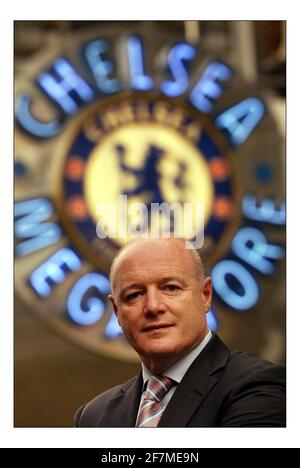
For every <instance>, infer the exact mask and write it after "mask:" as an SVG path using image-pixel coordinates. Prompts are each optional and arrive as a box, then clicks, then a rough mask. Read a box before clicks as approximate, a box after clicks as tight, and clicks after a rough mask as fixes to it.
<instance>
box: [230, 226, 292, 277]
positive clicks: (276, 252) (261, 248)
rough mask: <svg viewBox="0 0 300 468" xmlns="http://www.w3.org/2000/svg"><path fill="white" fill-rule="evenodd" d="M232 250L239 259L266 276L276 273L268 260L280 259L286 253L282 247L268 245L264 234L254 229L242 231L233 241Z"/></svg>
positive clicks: (243, 229)
mask: <svg viewBox="0 0 300 468" xmlns="http://www.w3.org/2000/svg"><path fill="white" fill-rule="evenodd" d="M231 248H232V250H233V252H234V253H235V254H236V255H237V256H238V257H240V258H241V259H242V260H245V262H247V263H249V265H252V266H253V267H254V268H256V270H258V271H260V272H261V273H264V274H265V275H271V274H272V273H274V271H275V267H274V265H273V264H272V263H271V262H270V261H269V260H267V258H270V259H272V260H275V259H279V258H281V257H282V256H283V253H284V250H283V249H282V247H279V246H277V245H270V244H268V243H267V239H266V237H265V236H264V234H263V233H262V232H261V231H259V230H258V229H255V228H253V227H245V228H242V229H240V231H238V232H237V233H236V235H235V236H234V238H233V240H232V244H231Z"/></svg>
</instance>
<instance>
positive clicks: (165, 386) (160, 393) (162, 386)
mask: <svg viewBox="0 0 300 468" xmlns="http://www.w3.org/2000/svg"><path fill="white" fill-rule="evenodd" d="M173 385H174V381H173V380H172V379H169V377H166V376H165V375H152V376H151V377H150V379H149V380H148V385H147V390H146V394H145V400H155V401H160V400H161V399H162V398H163V397H164V395H165V394H166V393H167V392H168V391H169V390H170V388H171V387H173Z"/></svg>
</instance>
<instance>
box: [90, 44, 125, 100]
mask: <svg viewBox="0 0 300 468" xmlns="http://www.w3.org/2000/svg"><path fill="white" fill-rule="evenodd" d="M107 49H108V47H107V42H106V41H105V40H104V39H98V40H96V41H93V42H90V43H89V44H88V45H87V46H86V48H85V51H84V53H85V56H86V59H87V62H88V64H89V66H90V68H91V70H92V73H93V75H94V78H95V80H96V82H97V85H98V87H99V89H100V91H102V92H103V93H107V94H110V93H115V92H116V91H120V89H121V85H120V81H119V80H118V79H116V78H113V79H109V77H108V76H109V74H110V73H111V72H112V71H113V70H114V64H113V62H112V61H111V60H105V59H104V58H103V57H101V55H102V54H103V53H104V52H106V51H107Z"/></svg>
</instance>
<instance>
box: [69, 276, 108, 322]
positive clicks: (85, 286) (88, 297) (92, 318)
mask: <svg viewBox="0 0 300 468" xmlns="http://www.w3.org/2000/svg"><path fill="white" fill-rule="evenodd" d="M95 289H96V290H97V296H96V297H95ZM109 292H110V282H109V281H108V279H107V278H106V277H105V276H103V275H100V274H98V273H87V274H86V275H84V276H82V277H81V278H80V279H79V280H78V281H77V282H76V283H75V285H74V286H73V288H72V290H71V292H70V295H69V297H68V305H67V310H68V315H69V316H70V318H71V319H72V320H73V321H74V322H75V323H77V324H78V325H85V326H87V325H93V324H94V323H96V322H98V321H99V320H100V319H101V317H102V315H103V313H104V310H105V305H104V301H105V296H106V295H107V294H108V293H109ZM92 294H93V295H92Z"/></svg>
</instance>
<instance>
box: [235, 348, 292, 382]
mask: <svg viewBox="0 0 300 468" xmlns="http://www.w3.org/2000/svg"><path fill="white" fill-rule="evenodd" d="M227 371H228V372H230V373H231V374H234V375H236V376H240V377H242V376H244V377H249V378H250V377H251V376H253V375H256V374H257V373H258V374H262V375H264V374H265V375H269V376H271V375H273V376H274V378H276V377H284V376H285V366H283V365H281V364H275V363H273V362H270V361H267V360H264V359H262V358H258V357H256V356H253V355H252V354H249V353H245V352H241V351H230V352H229V359H228V362H227Z"/></svg>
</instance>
